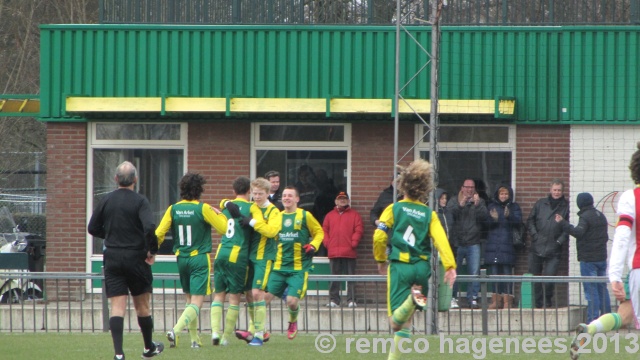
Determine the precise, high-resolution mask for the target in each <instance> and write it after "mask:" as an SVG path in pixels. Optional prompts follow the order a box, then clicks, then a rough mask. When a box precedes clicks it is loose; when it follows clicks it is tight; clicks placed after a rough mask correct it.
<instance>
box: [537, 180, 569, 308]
mask: <svg viewBox="0 0 640 360" xmlns="http://www.w3.org/2000/svg"><path fill="white" fill-rule="evenodd" d="M556 215H560V216H561V217H562V218H564V219H565V220H568V219H569V202H568V201H567V199H565V198H564V182H562V180H559V179H553V180H552V181H551V190H550V193H549V195H548V196H547V197H544V198H542V199H540V200H538V201H537V202H536V204H535V205H534V206H533V209H532V210H531V213H530V214H529V218H528V219H527V230H528V231H529V235H531V249H530V251H529V273H531V274H533V275H544V276H555V275H557V274H558V265H559V263H560V254H561V253H562V245H563V244H564V243H565V242H566V241H567V239H568V234H567V233H566V232H565V231H564V230H563V228H562V224H561V223H558V222H556ZM553 288H554V284H553V283H546V284H544V291H543V287H542V284H541V283H536V284H535V286H534V294H535V295H534V296H535V302H536V307H538V308H542V307H551V306H552V303H551V298H552V297H553ZM556 301H557V299H556Z"/></svg>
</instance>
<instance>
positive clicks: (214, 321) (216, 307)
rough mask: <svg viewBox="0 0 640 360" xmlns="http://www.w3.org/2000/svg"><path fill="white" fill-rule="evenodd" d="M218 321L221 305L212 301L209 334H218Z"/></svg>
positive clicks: (220, 317)
mask: <svg viewBox="0 0 640 360" xmlns="http://www.w3.org/2000/svg"><path fill="white" fill-rule="evenodd" d="M220 320H222V303H221V302H219V301H214V302H212V303H211V333H212V334H220Z"/></svg>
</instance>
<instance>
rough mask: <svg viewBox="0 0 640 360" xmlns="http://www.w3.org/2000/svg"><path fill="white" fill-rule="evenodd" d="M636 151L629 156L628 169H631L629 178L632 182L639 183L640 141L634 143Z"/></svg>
mask: <svg viewBox="0 0 640 360" xmlns="http://www.w3.org/2000/svg"><path fill="white" fill-rule="evenodd" d="M636 148H637V149H638V150H636V152H634V153H633V155H632V156H631V163H630V164H629V170H631V179H633V183H634V184H640V141H639V142H638V143H637V144H636Z"/></svg>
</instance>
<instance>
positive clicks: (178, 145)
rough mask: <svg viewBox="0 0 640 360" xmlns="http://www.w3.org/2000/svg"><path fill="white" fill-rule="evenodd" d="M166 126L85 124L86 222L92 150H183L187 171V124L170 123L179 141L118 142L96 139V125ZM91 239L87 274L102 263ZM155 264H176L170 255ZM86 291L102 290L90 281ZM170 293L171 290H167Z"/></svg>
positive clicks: (91, 205) (90, 208) (90, 199)
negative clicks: (93, 285)
mask: <svg viewBox="0 0 640 360" xmlns="http://www.w3.org/2000/svg"><path fill="white" fill-rule="evenodd" d="M104 123H109V124H127V125H131V124H146V125H149V124H159V125H163V124H167V123H150V122H106V121H105V122H101V121H96V122H91V123H88V124H87V131H88V134H87V135H88V136H87V180H86V181H87V188H86V199H87V214H86V222H87V224H88V223H89V219H90V218H91V214H92V213H93V208H94V206H95V204H94V203H93V150H94V149H114V148H116V149H117V148H121V149H127V148H134V147H135V148H136V149H179V150H183V156H184V159H183V167H184V168H183V172H186V171H187V169H188V164H187V160H188V156H187V155H188V154H187V151H188V146H187V145H188V141H189V139H188V136H187V135H188V130H189V129H188V123H183V122H172V123H170V124H174V125H180V139H179V140H118V139H96V129H97V126H98V124H104ZM92 241H93V237H92V236H91V235H89V234H88V233H87V234H86V240H85V251H86V255H85V258H86V259H87V260H86V268H87V272H91V263H92V262H93V261H102V260H103V256H102V255H100V254H93V252H92V249H93V243H92ZM156 261H157V262H176V259H175V256H170V255H161V256H158V257H157V258H156ZM86 287H87V291H93V292H102V289H93V290H91V281H87V284H86ZM167 290H169V291H171V290H172V289H167ZM178 291H179V293H182V290H180V289H178Z"/></svg>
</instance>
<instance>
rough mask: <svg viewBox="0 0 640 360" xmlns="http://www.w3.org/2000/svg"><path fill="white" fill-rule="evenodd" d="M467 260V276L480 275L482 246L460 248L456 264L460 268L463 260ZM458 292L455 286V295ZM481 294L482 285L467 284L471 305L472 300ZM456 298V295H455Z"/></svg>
mask: <svg viewBox="0 0 640 360" xmlns="http://www.w3.org/2000/svg"><path fill="white" fill-rule="evenodd" d="M465 258H466V260H467V274H468V275H479V274H480V245H479V244H478V245H470V246H458V253H457V254H456V263H457V264H458V266H460V265H462V260H463V259H465ZM457 291H458V287H457V286H455V287H454V289H453V293H454V294H456V293H457ZM479 292H480V283H479V282H472V283H467V299H469V303H471V300H473V299H475V298H477V297H478V293H479ZM454 296H455V295H454Z"/></svg>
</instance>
